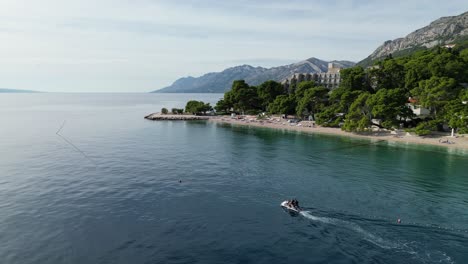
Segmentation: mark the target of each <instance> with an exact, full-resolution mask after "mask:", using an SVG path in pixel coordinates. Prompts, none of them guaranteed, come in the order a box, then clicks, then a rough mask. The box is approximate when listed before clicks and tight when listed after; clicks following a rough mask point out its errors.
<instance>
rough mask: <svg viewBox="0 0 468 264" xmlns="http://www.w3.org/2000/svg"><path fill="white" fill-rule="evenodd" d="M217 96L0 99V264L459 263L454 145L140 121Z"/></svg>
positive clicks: (466, 181)
mask: <svg viewBox="0 0 468 264" xmlns="http://www.w3.org/2000/svg"><path fill="white" fill-rule="evenodd" d="M220 97H221V95H212V94H211V95H210V94H190V95H173V94H172V95H171V94H21V95H12V94H9V95H0V157H1V159H0V212H1V213H0V238H1V240H0V241H2V243H0V259H2V260H3V261H2V262H4V263H466V260H467V259H468V251H467V250H466V249H467V248H468V224H467V223H468V210H467V207H468V173H467V169H468V156H467V155H466V154H463V153H460V152H455V153H453V151H452V152H451V151H449V150H446V149H443V148H436V147H427V146H424V147H420V146H405V145H392V144H388V143H382V142H371V141H365V140H364V141H363V140H354V139H349V138H340V137H331V136H319V135H304V134H299V133H290V132H285V131H281V130H268V129H253V128H247V127H236V126H230V125H222V124H213V123H205V122H152V121H148V120H145V119H143V116H144V115H146V114H148V113H150V112H154V111H158V110H159V109H160V108H161V107H163V106H165V107H169V108H170V107H180V106H183V105H184V103H185V102H186V101H187V100H189V99H203V100H205V101H210V102H215V101H216V100H217V99H219V98H220ZM64 121H66V122H65V126H64V127H63V129H62V130H61V132H60V134H61V135H63V136H64V137H65V139H66V140H68V141H69V142H71V143H73V144H74V145H75V146H76V147H78V148H79V149H80V150H81V151H83V153H84V154H83V153H80V152H79V151H77V150H76V149H75V148H74V147H73V146H71V145H70V144H68V143H67V142H66V141H65V140H64V139H63V138H61V137H59V136H57V135H56V134H55V133H56V131H57V130H58V129H59V128H60V126H61V125H62V124H63V122H64ZM85 155H86V156H85ZM179 180H181V181H182V182H181V183H179ZM293 197H296V198H297V199H299V200H300V202H301V205H302V206H303V207H305V208H306V210H305V211H304V212H303V213H301V214H297V215H291V214H289V213H287V212H285V211H283V210H282V209H281V208H280V207H279V204H280V203H281V202H282V201H283V200H285V199H288V198H293ZM398 218H401V219H402V224H400V225H398V224H396V219H398Z"/></svg>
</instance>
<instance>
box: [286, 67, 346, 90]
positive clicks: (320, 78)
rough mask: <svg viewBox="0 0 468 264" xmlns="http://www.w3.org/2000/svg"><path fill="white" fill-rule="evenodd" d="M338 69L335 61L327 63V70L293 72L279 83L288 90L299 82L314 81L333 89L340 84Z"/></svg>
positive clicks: (292, 88) (339, 68)
mask: <svg viewBox="0 0 468 264" xmlns="http://www.w3.org/2000/svg"><path fill="white" fill-rule="evenodd" d="M340 70H341V67H338V66H337V65H336V64H335V63H333V62H330V63H328V71H327V72H319V73H295V74H293V75H292V76H291V77H289V78H286V79H285V80H283V81H282V82H281V83H282V84H283V86H284V88H285V89H286V90H287V91H288V92H293V91H294V89H295V88H296V86H297V84H298V83H300V82H306V81H314V82H315V83H316V84H318V85H321V86H323V87H325V88H328V89H330V90H333V89H335V88H337V87H338V86H339V85H340V80H341V79H340Z"/></svg>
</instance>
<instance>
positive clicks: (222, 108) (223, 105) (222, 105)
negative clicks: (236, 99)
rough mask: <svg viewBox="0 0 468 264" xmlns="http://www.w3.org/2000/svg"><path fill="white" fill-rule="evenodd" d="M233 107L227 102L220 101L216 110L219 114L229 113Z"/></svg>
mask: <svg viewBox="0 0 468 264" xmlns="http://www.w3.org/2000/svg"><path fill="white" fill-rule="evenodd" d="M232 106H233V105H231V104H228V103H227V102H226V100H224V99H221V100H219V101H218V102H217V103H216V105H215V107H214V109H215V110H216V111H217V112H224V113H228V112H229V111H230V110H231V107H232Z"/></svg>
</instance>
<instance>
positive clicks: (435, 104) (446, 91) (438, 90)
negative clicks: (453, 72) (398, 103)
mask: <svg viewBox="0 0 468 264" xmlns="http://www.w3.org/2000/svg"><path fill="white" fill-rule="evenodd" d="M458 91H459V89H458V84H457V82H456V80H455V79H453V78H448V77H436V76H433V77H431V78H430V79H429V80H424V81H421V82H419V87H417V88H415V89H413V90H411V94H412V95H413V96H415V97H416V98H418V100H419V103H420V104H421V105H422V106H424V107H426V108H430V109H432V111H433V114H434V117H435V118H437V114H438V111H439V110H441V109H442V108H443V106H444V105H445V104H447V102H448V101H451V100H453V99H455V97H456V96H457V94H458Z"/></svg>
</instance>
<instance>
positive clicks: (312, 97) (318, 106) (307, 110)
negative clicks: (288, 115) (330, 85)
mask: <svg viewBox="0 0 468 264" xmlns="http://www.w3.org/2000/svg"><path fill="white" fill-rule="evenodd" d="M328 92H329V90H328V89H327V88H324V87H313V88H310V89H307V90H306V91H305V92H304V96H303V97H302V98H301V99H300V100H299V101H298V102H297V107H296V115H297V116H299V117H303V116H307V115H309V114H310V115H312V118H313V119H314V120H315V113H317V112H318V111H320V110H322V109H323V108H325V102H326V100H327V95H328Z"/></svg>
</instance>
